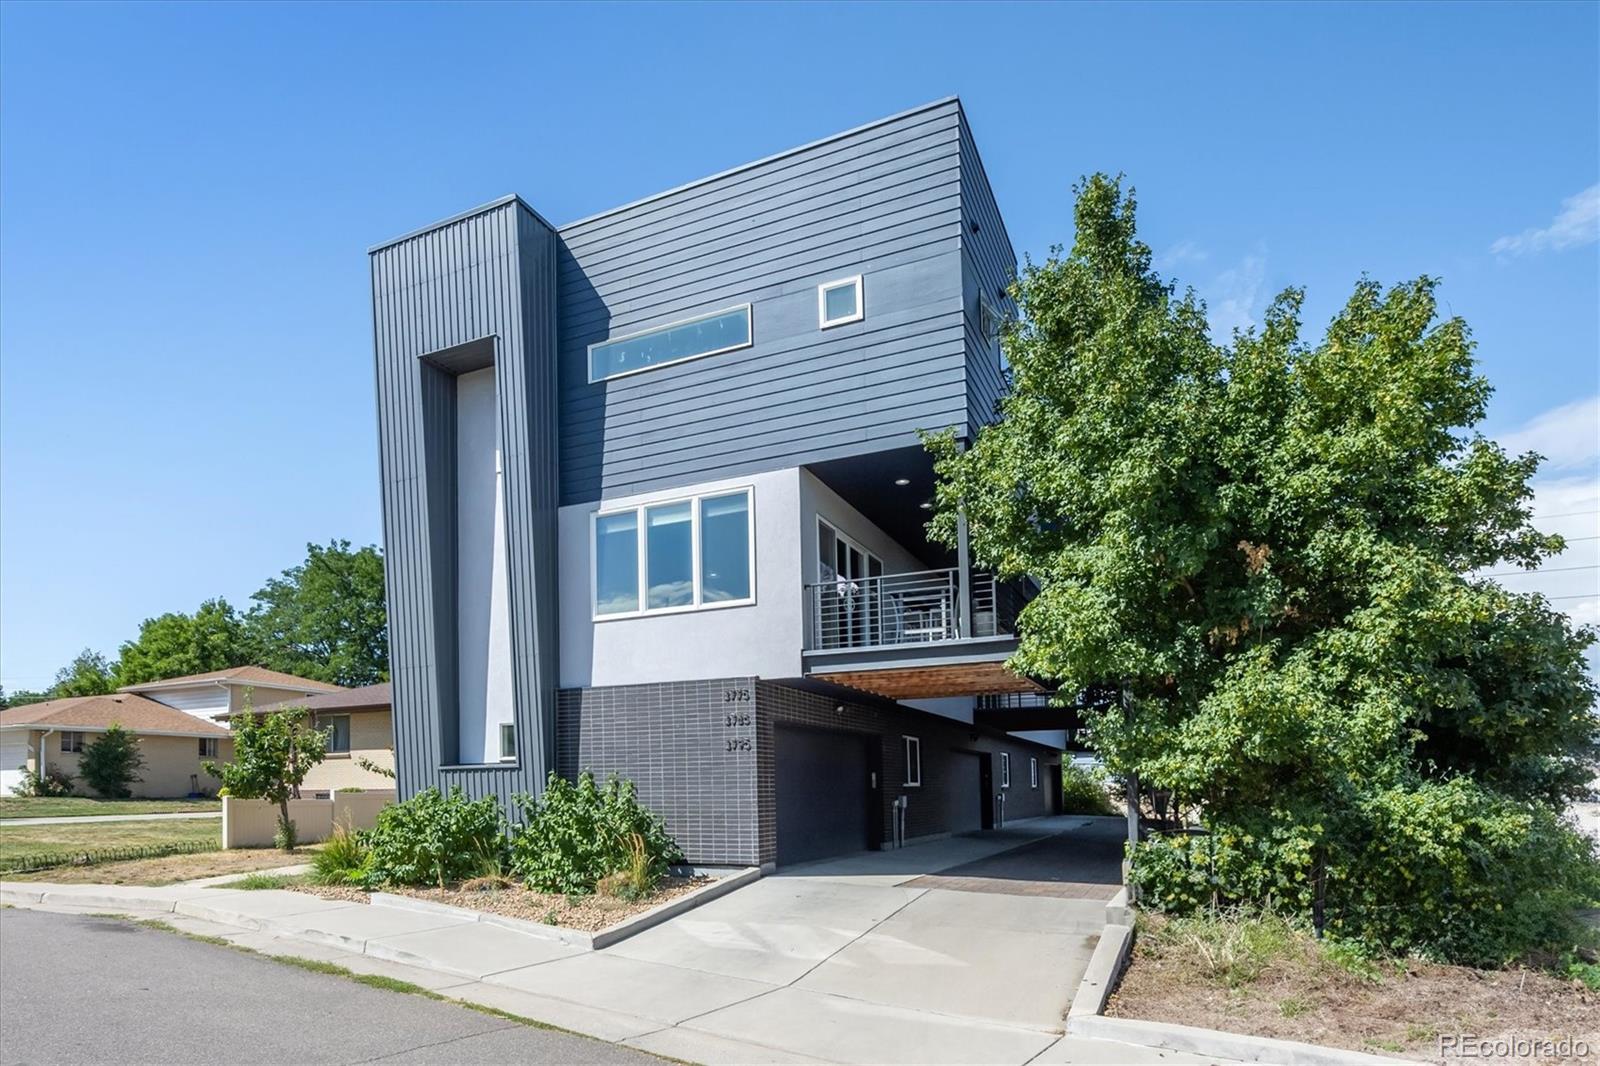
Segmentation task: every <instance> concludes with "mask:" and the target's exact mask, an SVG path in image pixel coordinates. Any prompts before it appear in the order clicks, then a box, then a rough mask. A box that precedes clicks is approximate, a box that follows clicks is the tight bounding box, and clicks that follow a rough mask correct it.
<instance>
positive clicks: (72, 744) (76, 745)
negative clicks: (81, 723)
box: [61, 733, 83, 755]
mask: <svg viewBox="0 0 1600 1066" xmlns="http://www.w3.org/2000/svg"><path fill="white" fill-rule="evenodd" d="M82 750H83V734H82V733H62V734H61V751H62V754H64V755H70V754H72V753H73V752H75V751H82Z"/></svg>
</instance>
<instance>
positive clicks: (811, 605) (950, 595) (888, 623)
mask: <svg viewBox="0 0 1600 1066" xmlns="http://www.w3.org/2000/svg"><path fill="white" fill-rule="evenodd" d="M970 580H971V583H972V590H971V596H970V600H971V611H972V622H971V626H970V629H971V632H970V633H963V632H962V625H961V614H962V611H961V572H960V571H959V570H956V569H950V570H923V571H919V572H915V573H909V574H885V575H883V576H882V577H864V578H842V577H841V578H835V579H834V580H832V581H821V582H817V583H816V584H812V585H807V586H806V614H807V618H806V650H807V651H821V650H829V649H836V648H871V647H892V646H895V645H904V644H933V643H937V642H938V641H943V640H959V639H961V638H963V637H993V636H1000V635H1002V634H1006V633H1009V632H1010V631H1011V624H1012V622H1013V621H1014V620H1015V618H1016V608H1017V607H1018V606H1020V598H1019V596H1018V595H1017V594H1016V593H1015V591H1014V590H1013V589H1011V588H1010V586H1009V585H1007V584H1005V583H1001V582H997V581H996V580H995V578H994V575H993V574H979V573H974V574H971V575H970Z"/></svg>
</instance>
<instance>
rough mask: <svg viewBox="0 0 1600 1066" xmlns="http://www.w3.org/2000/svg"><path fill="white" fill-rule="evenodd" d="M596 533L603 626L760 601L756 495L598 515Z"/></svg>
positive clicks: (713, 496) (597, 613)
mask: <svg viewBox="0 0 1600 1066" xmlns="http://www.w3.org/2000/svg"><path fill="white" fill-rule="evenodd" d="M593 528H594V543H593V546H592V547H593V553H592V558H593V560H594V575H593V585H594V617H595V618H596V619H597V620H599V619H605V618H625V617H630V616H635V615H640V614H652V613H658V612H668V611H687V610H695V609H697V608H711V607H737V606H740V605H743V604H748V603H754V602H755V550H754V546H755V538H754V536H753V535H752V533H751V505H750V490H749V489H737V490H735V491H732V492H718V493H707V494H706V495H704V496H693V497H690V498H688V499H682V500H665V501H660V502H652V503H647V504H642V505H640V506H638V507H632V508H629V509H628V510H625V511H613V512H609V513H605V514H597V515H596V516H595V519H594V527H593Z"/></svg>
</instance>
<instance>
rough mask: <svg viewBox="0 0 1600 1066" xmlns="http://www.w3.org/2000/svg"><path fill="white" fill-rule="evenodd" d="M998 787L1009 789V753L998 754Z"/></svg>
mask: <svg viewBox="0 0 1600 1066" xmlns="http://www.w3.org/2000/svg"><path fill="white" fill-rule="evenodd" d="M1000 787H1001V788H1010V787H1011V753H1010V752H1009V751H1002V752H1001V753H1000Z"/></svg>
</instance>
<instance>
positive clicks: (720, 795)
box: [556, 677, 1060, 865]
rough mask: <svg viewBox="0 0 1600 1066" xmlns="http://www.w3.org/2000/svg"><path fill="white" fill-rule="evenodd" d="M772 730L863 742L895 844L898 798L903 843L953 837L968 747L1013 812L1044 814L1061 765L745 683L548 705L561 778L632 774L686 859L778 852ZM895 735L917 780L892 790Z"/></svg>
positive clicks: (1048, 754) (679, 685)
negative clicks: (918, 769)
mask: <svg viewBox="0 0 1600 1066" xmlns="http://www.w3.org/2000/svg"><path fill="white" fill-rule="evenodd" d="M841 707H842V708H843V711H842V712H841V711H840V710H839V708H841ZM780 725H789V726H799V727H805V728H814V729H825V730H830V731H835V732H848V733H856V734H860V735H863V736H865V737H867V738H869V743H870V746H871V750H872V751H873V752H874V754H875V756H876V758H875V760H874V761H875V762H877V764H878V765H880V766H881V767H882V772H881V775H880V781H879V789H878V800H879V803H878V804H877V808H878V816H879V819H880V825H879V826H878V829H879V832H880V839H881V840H883V841H885V842H887V841H890V840H892V839H893V822H892V805H893V803H894V800H895V797H897V796H899V795H902V794H904V795H906V796H908V797H909V799H910V805H909V807H908V809H907V812H906V833H907V836H908V838H911V839H915V838H917V837H927V836H937V835H939V834H941V833H947V832H949V831H950V829H951V824H950V809H951V805H952V804H953V803H957V802H960V803H967V802H970V803H972V804H973V805H976V804H977V803H978V802H979V798H978V797H977V795H976V794H975V792H974V793H973V794H971V795H967V794H966V790H965V788H964V787H963V788H962V789H961V791H960V792H957V793H953V792H952V789H953V788H955V787H956V784H957V783H958V782H963V783H964V780H963V779H961V778H959V777H958V776H957V775H956V774H955V773H954V764H955V761H956V760H957V759H962V758H966V759H970V758H972V755H971V754H965V753H972V752H984V753H988V754H989V755H990V756H991V758H992V760H993V767H994V787H995V790H996V791H1001V788H1000V785H1001V782H1000V758H999V755H1000V753H1001V752H1009V753H1010V755H1011V787H1010V788H1009V789H1005V790H1003V791H1005V793H1006V803H1005V816H1006V818H1007V819H1009V820H1016V819H1019V818H1030V817H1033V816H1035V815H1040V814H1046V813H1048V805H1049V803H1050V796H1051V791H1050V788H1049V775H1050V774H1052V773H1059V772H1060V771H1059V769H1056V768H1057V767H1059V765H1060V753H1059V752H1055V751H1052V750H1050V749H1049V748H1045V747H1042V746H1040V745H1037V744H1031V743H1029V742H1027V741H1024V740H1018V739H1016V738H1015V737H1011V736H1007V735H1006V734H1004V733H995V732H991V731H989V730H984V729H980V728H978V727H977V726H971V725H965V724H963V723H960V722H955V721H952V720H950V719H948V718H943V717H940V716H939V715H934V714H928V713H926V712H922V711H916V710H912V709H910V708H907V707H899V706H892V705H883V704H877V703H867V702H861V703H855V702H849V701H845V700H840V699H837V698H833V697H830V696H825V695H821V694H818V693H814V692H809V691H805V690H802V689H796V688H791V687H789V686H787V685H783V684H780V683H777V682H771V681H758V680H756V679H754V678H748V677H743V678H723V679H719V680H706V681H683V682H668V683H663V684H656V685H619V686H614V687H609V688H588V689H563V690H562V691H561V693H560V694H559V698H558V700H557V710H556V767H557V771H558V772H559V773H560V774H562V775H563V776H565V777H575V776H577V774H578V773H579V772H580V771H581V770H589V771H592V772H593V773H594V775H595V776H596V777H598V778H602V779H603V778H604V777H605V776H606V775H607V774H611V773H615V774H618V775H620V776H623V777H628V778H631V779H632V780H633V781H634V782H635V784H637V785H638V788H639V795H640V798H641V799H642V800H643V801H644V802H645V803H647V804H648V805H649V806H650V807H651V808H653V809H654V810H656V811H658V812H659V813H660V814H661V815H662V817H663V818H664V819H665V821H666V823H667V828H668V830H670V831H671V833H672V834H673V836H674V837H675V838H677V841H678V844H679V846H680V847H681V848H683V851H684V854H685V856H686V857H687V858H688V859H689V861H691V862H696V863H703V864H707V865H713V864H738V865H755V864H758V863H770V862H774V861H776V858H777V761H776V756H777V748H776V744H775V738H774V734H775V731H776V730H777V728H778V727H779V726H780ZM905 734H909V735H911V736H915V737H917V738H918V739H919V740H920V741H921V748H922V784H921V786H920V787H917V788H906V787H903V784H902V783H903V782H904V781H905V769H906V768H905V745H904V742H903V740H902V736H903V735H905ZM1030 758H1034V759H1037V760H1038V763H1039V785H1038V787H1037V788H1030V787H1029V776H1028V760H1029V759H1030ZM841 784H844V783H841ZM851 787H853V786H851Z"/></svg>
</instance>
